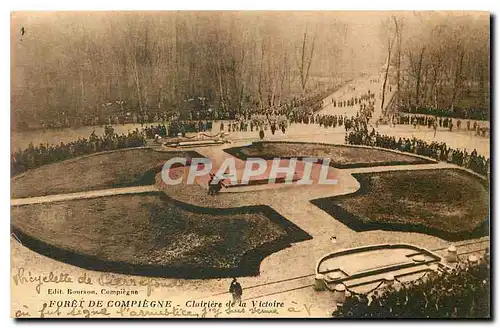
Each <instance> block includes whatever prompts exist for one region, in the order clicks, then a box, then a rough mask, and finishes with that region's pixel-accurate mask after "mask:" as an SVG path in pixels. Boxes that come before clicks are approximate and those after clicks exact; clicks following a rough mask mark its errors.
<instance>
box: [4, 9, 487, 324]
mask: <svg viewBox="0 0 500 328" xmlns="http://www.w3.org/2000/svg"><path fill="white" fill-rule="evenodd" d="M10 37H11V93H10V95H11V117H12V121H11V179H10V184H11V199H10V208H11V220H10V222H11V233H10V245H11V269H10V277H9V278H10V285H11V316H12V317H13V318H143V319H147V318H166V319H168V318H220V319H226V318H272V319H283V318H332V319H335V318H362V319H370V318H394V317H397V318H420V319H429V318H431V319H432V318H447V319H455V318H491V309H490V300H491V290H490V225H489V222H490V98H491V94H490V89H491V76H490V14H489V13H488V12H480V11H474V12H472V11H471V12H467V11H461V12H451V11H422V12H419V11H147V12H146V11H144V12H142V11H127V12H125V11H123V12H120V11H113V12H111V11H110V12H104V11H87V12H85V11H73V12H70V11H60V12H57V11H56V12H21V11H19V12H12V13H11V34H10Z"/></svg>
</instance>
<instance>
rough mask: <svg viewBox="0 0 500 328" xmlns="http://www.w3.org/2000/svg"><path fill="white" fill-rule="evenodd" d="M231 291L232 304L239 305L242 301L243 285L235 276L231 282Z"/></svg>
mask: <svg viewBox="0 0 500 328" xmlns="http://www.w3.org/2000/svg"><path fill="white" fill-rule="evenodd" d="M229 292H230V293H231V294H232V295H233V303H232V305H233V306H234V305H235V304H238V305H239V304H240V302H241V295H243V289H242V288H241V285H240V283H239V282H238V281H237V280H236V278H233V281H232V282H231V285H230V286H229Z"/></svg>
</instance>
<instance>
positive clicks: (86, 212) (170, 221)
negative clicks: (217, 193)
mask: <svg viewBox="0 0 500 328" xmlns="http://www.w3.org/2000/svg"><path fill="white" fill-rule="evenodd" d="M11 213H12V221H11V225H12V230H13V232H15V233H16V235H17V236H18V237H19V238H20V239H21V242H22V243H23V244H24V245H25V246H27V247H29V248H31V249H34V250H35V251H37V252H39V253H41V254H43V255H46V256H49V257H52V258H55V259H57V260H60V261H63V262H67V263H70V264H73V265H77V266H80V267H84V268H88V269H94V270H103V271H113V272H120V273H129V274H144V275H155V276H170V277H181V278H213V277H227V276H231V275H235V276H245V275H257V274H258V272H259V266H260V262H261V261H262V259H263V258H264V257H265V256H267V255H269V254H271V253H273V252H276V251H278V250H281V249H283V248H286V247H288V246H289V245H290V244H291V243H294V242H298V241H302V240H306V239H310V238H311V237H310V236H309V235H308V234H307V233H305V232H304V231H302V230H300V229H299V228H298V227H296V226H295V225H293V224H292V223H290V222H289V221H287V220H286V219H285V218H283V217H282V216H280V215H279V214H278V213H277V212H275V211H273V210H272V209H271V208H269V207H266V206H254V207H247V208H235V209H224V210H221V209H218V210H210V209H204V208H196V211H193V207H190V208H189V209H184V207H183V206H182V204H179V203H174V202H173V201H172V200H170V199H169V198H168V197H167V196H166V195H165V194H164V193H161V192H155V193H147V194H141V195H120V196H110V197H100V198H93V199H82V200H72V201H64V202H56V203H50V204H37V205H25V206H13V207H12V211H11Z"/></svg>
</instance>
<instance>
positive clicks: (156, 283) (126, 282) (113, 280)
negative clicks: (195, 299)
mask: <svg viewBox="0 0 500 328" xmlns="http://www.w3.org/2000/svg"><path fill="white" fill-rule="evenodd" d="M12 279H13V281H14V284H15V285H16V286H19V285H34V286H35V290H36V292H37V293H38V294H40V293H41V288H42V286H43V285H44V284H46V283H52V284H69V283H77V284H83V285H94V284H96V285H99V286H102V287H140V288H145V290H146V295H147V296H151V294H152V293H153V291H154V290H155V289H166V288H174V287H181V286H182V285H183V283H182V280H167V281H162V280H160V279H155V278H151V277H139V278H136V277H120V276H117V275H114V274H111V273H102V274H100V275H99V277H98V278H97V279H95V278H93V277H91V276H90V275H88V274H87V273H83V274H82V275H80V276H78V277H72V276H71V275H70V274H68V273H65V272H52V271H51V272H50V273H48V274H34V273H32V272H31V271H29V270H26V269H25V268H19V269H18V270H17V271H16V273H15V274H14V275H13V276H12ZM50 293H51V294H63V292H62V290H61V289H57V288H51V289H50ZM89 293H90V294H93V293H94V292H89ZM113 293H116V292H110V293H109V294H113ZM126 293H127V291H125V290H123V294H126ZM128 293H129V294H130V293H131V292H130V291H128ZM80 294H86V292H85V291H82V292H80ZM101 294H106V292H101ZM119 294H120V293H117V295H119ZM134 294H135V293H134Z"/></svg>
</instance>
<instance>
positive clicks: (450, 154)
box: [346, 128, 490, 176]
mask: <svg viewBox="0 0 500 328" xmlns="http://www.w3.org/2000/svg"><path fill="white" fill-rule="evenodd" d="M346 143H347V144H350V145H365V146H372V147H373V146H375V147H381V148H388V149H395V150H399V151H402V152H407V153H413V154H417V155H422V156H427V157H431V158H434V159H436V160H438V161H445V162H449V163H452V164H456V165H459V166H463V167H465V168H468V169H470V170H472V171H474V172H476V173H479V174H481V175H484V176H489V172H490V159H489V158H485V157H484V156H482V155H478V153H477V150H476V149H474V150H473V151H472V152H471V153H468V152H467V150H465V149H464V150H460V149H454V148H451V147H449V146H448V145H447V144H446V143H445V142H435V141H433V142H430V143H429V142H426V141H424V140H420V139H417V138H411V139H410V138H401V137H399V138H397V139H396V137H394V136H388V135H381V134H380V133H379V132H375V129H372V131H371V132H368V130H367V129H365V128H363V129H358V130H354V131H350V132H348V133H347V134H346Z"/></svg>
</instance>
